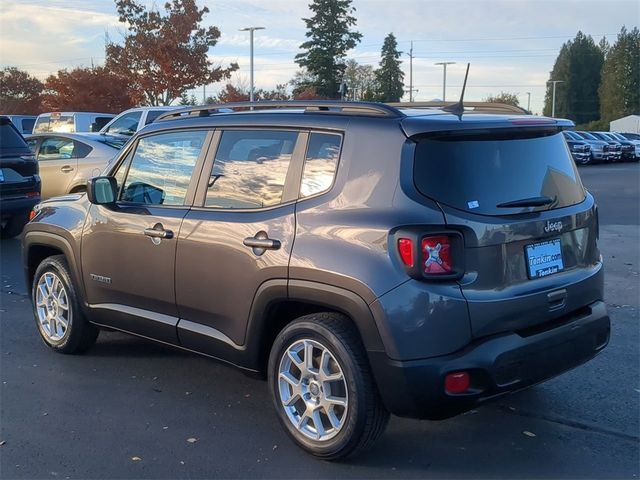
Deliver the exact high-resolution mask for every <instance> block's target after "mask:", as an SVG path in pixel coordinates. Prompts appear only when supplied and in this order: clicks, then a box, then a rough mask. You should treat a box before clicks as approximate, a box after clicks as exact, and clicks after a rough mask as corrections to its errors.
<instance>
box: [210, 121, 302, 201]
mask: <svg viewBox="0 0 640 480" xmlns="http://www.w3.org/2000/svg"><path fill="white" fill-rule="evenodd" d="M297 139H298V132H292V131H269V130H229V131H225V132H223V134H222V138H221V140H220V144H219V146H218V150H217V152H216V157H215V160H214V163H213V169H212V171H211V174H210V178H209V183H208V185H207V195H206V200H205V206H206V207H212V208H240V209H246V208H248V209H255V208H264V207H271V206H274V205H278V204H280V203H281V201H282V195H283V193H284V186H285V179H286V177H287V171H288V169H289V163H290V162H291V157H292V155H293V150H294V147H295V145H296V141H297Z"/></svg>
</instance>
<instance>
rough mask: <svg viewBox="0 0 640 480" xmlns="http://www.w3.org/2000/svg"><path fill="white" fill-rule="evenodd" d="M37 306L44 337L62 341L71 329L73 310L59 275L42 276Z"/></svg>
mask: <svg viewBox="0 0 640 480" xmlns="http://www.w3.org/2000/svg"><path fill="white" fill-rule="evenodd" d="M35 304H36V312H37V315H38V322H39V323H40V330H41V331H42V333H43V335H44V336H45V337H46V339H47V340H49V341H53V342H58V341H60V340H61V339H62V338H63V337H64V336H65V334H66V332H67V329H68V328H69V323H70V320H71V309H70V307H69V296H68V295H67V291H66V289H65V287H64V284H63V283H62V280H60V277H58V275H56V274H55V273H53V272H50V271H49V272H45V273H43V274H42V276H41V277H40V279H39V280H38V284H37V286H36V298H35Z"/></svg>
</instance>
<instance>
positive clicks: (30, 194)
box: [25, 192, 40, 198]
mask: <svg viewBox="0 0 640 480" xmlns="http://www.w3.org/2000/svg"><path fill="white" fill-rule="evenodd" d="M39 196H40V192H27V193H26V194H25V197H27V198H34V197H39Z"/></svg>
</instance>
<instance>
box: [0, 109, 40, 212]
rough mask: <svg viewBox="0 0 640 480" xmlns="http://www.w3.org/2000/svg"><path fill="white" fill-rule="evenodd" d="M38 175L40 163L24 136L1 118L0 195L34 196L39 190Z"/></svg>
mask: <svg viewBox="0 0 640 480" xmlns="http://www.w3.org/2000/svg"><path fill="white" fill-rule="evenodd" d="M37 174H38V163H37V162H36V160H35V158H34V156H33V153H32V152H31V150H30V149H29V146H28V145H27V144H26V142H25V141H24V139H23V138H22V135H20V133H19V132H18V130H17V129H16V127H15V126H14V125H13V124H12V123H11V121H10V120H9V119H8V118H7V117H0V195H2V198H5V199H6V198H13V197H21V196H25V195H27V194H33V193H34V192H35V190H37V189H38V188H39V180H38V177H37ZM38 193H39V192H38Z"/></svg>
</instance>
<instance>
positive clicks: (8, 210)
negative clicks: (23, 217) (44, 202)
mask: <svg viewBox="0 0 640 480" xmlns="http://www.w3.org/2000/svg"><path fill="white" fill-rule="evenodd" d="M38 203H40V196H37V197H24V196H22V197H11V196H8V197H2V198H0V204H1V205H2V206H1V207H0V216H1V217H2V218H3V219H4V218H7V217H11V216H13V215H16V214H22V213H25V214H26V213H27V212H30V211H31V209H32V208H33V207H34V206H35V205H36V204H38Z"/></svg>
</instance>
